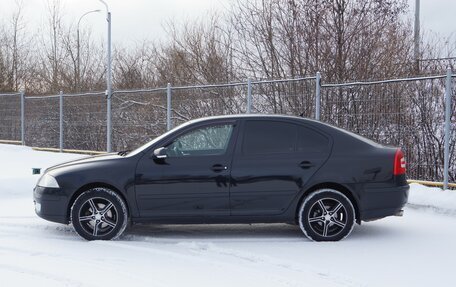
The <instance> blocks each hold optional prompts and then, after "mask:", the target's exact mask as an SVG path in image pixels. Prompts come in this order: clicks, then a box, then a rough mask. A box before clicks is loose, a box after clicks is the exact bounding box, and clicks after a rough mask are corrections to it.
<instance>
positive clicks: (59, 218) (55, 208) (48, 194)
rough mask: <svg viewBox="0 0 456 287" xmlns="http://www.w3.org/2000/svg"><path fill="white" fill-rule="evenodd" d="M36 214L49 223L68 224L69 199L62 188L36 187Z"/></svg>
mask: <svg viewBox="0 0 456 287" xmlns="http://www.w3.org/2000/svg"><path fill="white" fill-rule="evenodd" d="M33 201H34V203H35V212H36V214H37V215H38V216H39V217H41V218H43V219H46V220H48V221H52V222H58V223H64V224H68V222H69V220H68V212H67V206H68V197H67V196H66V194H65V193H64V192H63V191H62V190H61V188H46V187H41V186H36V187H35V188H34V189H33Z"/></svg>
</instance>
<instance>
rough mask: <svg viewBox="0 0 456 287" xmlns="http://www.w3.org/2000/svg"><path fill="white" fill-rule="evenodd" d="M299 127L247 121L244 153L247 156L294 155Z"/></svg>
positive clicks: (275, 122)
mask: <svg viewBox="0 0 456 287" xmlns="http://www.w3.org/2000/svg"><path fill="white" fill-rule="evenodd" d="M296 140H297V125H294V124H290V123H286V122H280V121H254V120H251V121H246V122H245V125H244V138H243V142H242V153H243V154H245V155H257V154H274V153H292V152H294V151H295V147H296Z"/></svg>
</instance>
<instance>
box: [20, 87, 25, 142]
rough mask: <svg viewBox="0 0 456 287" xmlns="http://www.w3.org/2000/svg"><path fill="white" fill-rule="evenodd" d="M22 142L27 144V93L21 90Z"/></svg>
mask: <svg viewBox="0 0 456 287" xmlns="http://www.w3.org/2000/svg"><path fill="white" fill-rule="evenodd" d="M21 142H22V145H25V95H24V92H23V91H22V92H21Z"/></svg>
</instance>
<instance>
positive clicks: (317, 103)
mask: <svg viewBox="0 0 456 287" xmlns="http://www.w3.org/2000/svg"><path fill="white" fill-rule="evenodd" d="M320 88H321V74H320V72H317V76H316V77H315V119H316V120H317V121H319V120H320V106H321V96H320Z"/></svg>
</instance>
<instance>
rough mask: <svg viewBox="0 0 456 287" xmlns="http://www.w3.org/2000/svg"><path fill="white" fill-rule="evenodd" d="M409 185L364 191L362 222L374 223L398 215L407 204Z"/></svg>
mask: <svg viewBox="0 0 456 287" xmlns="http://www.w3.org/2000/svg"><path fill="white" fill-rule="evenodd" d="M409 189H410V187H409V185H408V184H406V185H403V186H396V187H390V188H375V189H366V190H364V193H363V196H362V198H361V199H360V200H361V206H362V207H363V208H362V210H360V215H361V220H362V221H372V220H376V219H380V218H383V217H387V216H391V215H398V214H400V213H401V211H402V209H403V208H404V205H405V204H406V203H407V200H408V195H409Z"/></svg>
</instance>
